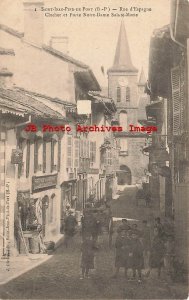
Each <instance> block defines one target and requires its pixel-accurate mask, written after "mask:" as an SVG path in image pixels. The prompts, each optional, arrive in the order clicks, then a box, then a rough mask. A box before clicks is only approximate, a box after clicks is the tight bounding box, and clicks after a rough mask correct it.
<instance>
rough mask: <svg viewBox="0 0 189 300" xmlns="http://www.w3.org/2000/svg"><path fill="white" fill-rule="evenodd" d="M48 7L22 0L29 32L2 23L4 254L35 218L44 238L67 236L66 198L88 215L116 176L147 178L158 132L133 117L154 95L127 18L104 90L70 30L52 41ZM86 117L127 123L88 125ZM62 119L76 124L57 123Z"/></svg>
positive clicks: (109, 193) (18, 247) (0, 238)
mask: <svg viewBox="0 0 189 300" xmlns="http://www.w3.org/2000/svg"><path fill="white" fill-rule="evenodd" d="M41 5H42V1H38V0H32V1H30V0H24V1H23V8H24V32H18V31H16V30H15V29H13V28H10V27H7V26H6V25H3V24H0V40H1V48H0V114H1V118H0V133H1V135H0V160H1V170H0V171H1V172H0V173H1V178H0V180H1V192H0V209H1V213H0V249H1V250H0V251H1V255H6V254H7V253H8V252H9V250H10V251H11V253H18V252H22V251H23V249H22V248H23V238H24V239H26V241H27V239H28V238H29V237H30V238H31V237H32V233H31V231H32V228H35V226H36V223H37V224H40V225H41V226H42V235H43V239H44V240H45V241H50V240H53V241H56V240H58V239H59V238H60V228H61V226H62V223H63V220H64V218H65V212H66V206H67V205H69V206H70V207H71V208H73V209H74V210H75V211H76V215H77V217H78V219H79V216H80V214H81V212H82V210H83V209H84V208H85V206H86V203H88V202H94V201H101V200H103V201H104V200H105V201H108V200H110V199H112V198H113V197H114V196H115V194H116V189H117V184H118V185H125V184H129V185H130V184H137V183H141V182H147V181H148V176H147V174H148V170H147V166H148V156H147V155H145V153H143V147H144V145H145V139H146V137H147V136H149V134H146V133H144V132H134V133H133V132H130V131H129V125H130V124H133V125H134V126H137V125H139V120H144V119H145V118H146V111H145V105H146V104H148V103H149V96H148V95H146V94H145V84H146V79H145V76H144V72H143V70H142V71H141V73H140V75H139V72H138V70H137V68H136V67H135V66H134V65H133V63H132V58H131V51H130V48H129V42H128V38H127V33H126V30H125V25H124V22H123V21H122V22H121V26H120V32H119V36H118V41H117V45H116V51H115V57H114V61H113V65H112V67H111V68H110V69H109V70H108V92H107V95H105V94H103V93H102V91H101V87H100V85H99V83H98V81H97V79H96V77H95V75H94V74H93V72H92V70H91V69H90V67H89V66H88V65H86V64H84V63H83V62H80V61H78V60H76V59H74V58H73V57H71V56H70V55H68V39H67V37H62V36H53V37H52V38H51V40H50V42H49V44H48V45H46V44H44V42H43V41H44V39H43V35H44V24H43V12H42V11H41V10H40V7H41ZM28 125H32V126H33V127H32V126H31V127H30V128H31V130H26V128H28ZM44 125H47V126H48V128H50V127H51V129H50V130H45V131H44V130H43V128H44ZM77 125H80V126H90V125H97V126H101V125H104V126H107V127H108V126H121V127H122V128H123V130H122V131H120V132H118V131H117V132H112V131H108V130H107V131H104V132H92V131H91V132H82V131H80V132H79V131H77V130H76V128H77ZM63 126H64V127H69V128H71V130H69V131H62V130H59V129H56V128H60V127H63ZM52 128H55V129H54V130H53V129H52ZM20 229H21V230H20ZM28 230H29V231H30V232H28ZM20 232H22V235H23V237H22V243H20ZM30 242H31V241H30ZM29 246H30V245H29V244H28V247H29ZM30 250H31V249H30Z"/></svg>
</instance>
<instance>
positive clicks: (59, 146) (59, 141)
mask: <svg viewBox="0 0 189 300" xmlns="http://www.w3.org/2000/svg"><path fill="white" fill-rule="evenodd" d="M60 165H61V140H60V139H59V140H58V172H60Z"/></svg>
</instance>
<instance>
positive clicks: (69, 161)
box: [67, 136, 72, 168]
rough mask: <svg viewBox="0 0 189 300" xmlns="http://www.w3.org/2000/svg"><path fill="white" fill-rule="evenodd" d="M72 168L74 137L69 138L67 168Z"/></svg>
mask: <svg viewBox="0 0 189 300" xmlns="http://www.w3.org/2000/svg"><path fill="white" fill-rule="evenodd" d="M71 167H72V137H71V136H68V137H67V168H71Z"/></svg>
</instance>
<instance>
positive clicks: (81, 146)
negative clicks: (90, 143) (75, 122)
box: [80, 140, 83, 157]
mask: <svg viewBox="0 0 189 300" xmlns="http://www.w3.org/2000/svg"><path fill="white" fill-rule="evenodd" d="M80 157H83V140H81V141H80Z"/></svg>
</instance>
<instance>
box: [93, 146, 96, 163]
mask: <svg viewBox="0 0 189 300" xmlns="http://www.w3.org/2000/svg"><path fill="white" fill-rule="evenodd" d="M93 161H94V162H96V142H93Z"/></svg>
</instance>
